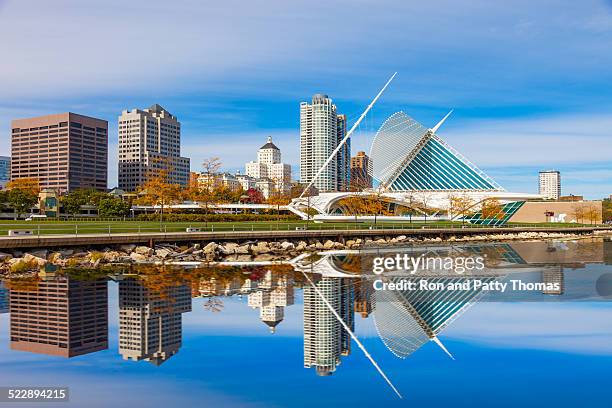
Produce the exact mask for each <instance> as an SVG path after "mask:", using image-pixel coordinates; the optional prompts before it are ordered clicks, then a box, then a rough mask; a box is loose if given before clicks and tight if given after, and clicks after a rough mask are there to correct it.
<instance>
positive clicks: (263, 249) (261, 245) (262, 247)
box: [251, 241, 270, 255]
mask: <svg viewBox="0 0 612 408" xmlns="http://www.w3.org/2000/svg"><path fill="white" fill-rule="evenodd" d="M251 252H252V253H253V254H254V255H259V254H267V253H269V252H270V245H269V244H268V243H267V242H266V241H259V242H258V243H257V244H256V245H251Z"/></svg>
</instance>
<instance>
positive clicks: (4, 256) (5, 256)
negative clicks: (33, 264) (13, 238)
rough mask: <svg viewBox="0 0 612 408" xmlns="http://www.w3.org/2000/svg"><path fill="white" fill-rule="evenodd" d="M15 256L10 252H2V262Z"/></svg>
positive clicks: (0, 254)
mask: <svg viewBox="0 0 612 408" xmlns="http://www.w3.org/2000/svg"><path fill="white" fill-rule="evenodd" d="M12 257H13V256H12V255H10V254H5V253H4V252H0V262H4V261H8V260H9V259H11V258H12Z"/></svg>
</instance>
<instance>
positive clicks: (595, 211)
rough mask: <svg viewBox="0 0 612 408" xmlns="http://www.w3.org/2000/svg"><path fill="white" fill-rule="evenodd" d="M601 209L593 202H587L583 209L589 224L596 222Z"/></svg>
mask: <svg viewBox="0 0 612 408" xmlns="http://www.w3.org/2000/svg"><path fill="white" fill-rule="evenodd" d="M600 215H601V211H600V209H599V208H597V206H596V205H595V204H592V203H591V204H589V206H588V207H587V208H586V210H585V218H586V219H588V220H589V221H590V222H591V224H595V223H597V221H598V220H599V219H600Z"/></svg>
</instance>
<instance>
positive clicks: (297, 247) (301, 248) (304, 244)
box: [295, 241, 308, 251]
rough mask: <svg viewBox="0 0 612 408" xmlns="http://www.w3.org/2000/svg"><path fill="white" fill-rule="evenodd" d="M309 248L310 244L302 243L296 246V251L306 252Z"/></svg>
mask: <svg viewBox="0 0 612 408" xmlns="http://www.w3.org/2000/svg"><path fill="white" fill-rule="evenodd" d="M307 247H308V244H307V243H306V242H304V241H300V242H298V244H297V245H296V246H295V250H296V251H304V250H306V248H307Z"/></svg>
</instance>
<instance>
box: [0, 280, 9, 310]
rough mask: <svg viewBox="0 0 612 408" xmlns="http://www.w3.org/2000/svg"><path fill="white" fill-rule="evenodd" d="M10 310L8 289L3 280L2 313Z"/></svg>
mask: <svg viewBox="0 0 612 408" xmlns="http://www.w3.org/2000/svg"><path fill="white" fill-rule="evenodd" d="M8 311H9V300H8V289H6V288H5V287H4V283H3V282H0V313H8Z"/></svg>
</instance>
